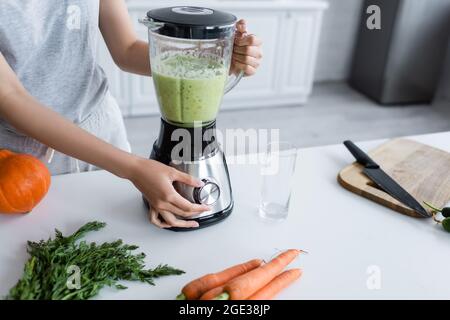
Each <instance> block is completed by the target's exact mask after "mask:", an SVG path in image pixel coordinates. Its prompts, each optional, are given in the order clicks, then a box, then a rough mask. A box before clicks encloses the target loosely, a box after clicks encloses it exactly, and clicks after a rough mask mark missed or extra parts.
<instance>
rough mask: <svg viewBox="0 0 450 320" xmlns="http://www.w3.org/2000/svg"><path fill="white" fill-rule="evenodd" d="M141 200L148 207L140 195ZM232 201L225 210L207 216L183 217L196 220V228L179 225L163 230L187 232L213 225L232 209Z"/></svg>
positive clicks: (225, 216) (226, 215)
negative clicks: (180, 226)
mask: <svg viewBox="0 0 450 320" xmlns="http://www.w3.org/2000/svg"><path fill="white" fill-rule="evenodd" d="M142 200H143V201H144V205H145V207H146V208H147V210H148V209H150V206H149V204H148V201H147V199H145V198H144V197H142ZM233 206H234V203H233V202H231V204H230V205H229V206H228V208H226V209H225V210H222V211H220V212H216V213H214V214H211V215H209V216H205V217H200V218H194V219H185V220H186V221H197V222H198V224H199V226H198V227H197V228H179V227H172V228H166V229H165V230H170V231H175V232H187V231H194V230H198V229H202V228H206V227H209V226H212V225H215V224H217V223H219V222H221V221H223V220H225V219H226V218H227V217H228V216H229V215H230V214H231V212H232V211H233Z"/></svg>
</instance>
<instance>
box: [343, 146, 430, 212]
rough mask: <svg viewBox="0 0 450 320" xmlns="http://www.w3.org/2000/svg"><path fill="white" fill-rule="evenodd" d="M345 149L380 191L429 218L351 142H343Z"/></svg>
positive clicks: (418, 205)
mask: <svg viewBox="0 0 450 320" xmlns="http://www.w3.org/2000/svg"><path fill="white" fill-rule="evenodd" d="M344 145H345V147H346V148H347V149H348V150H349V151H350V153H351V154H352V155H353V156H354V157H355V159H356V161H357V162H358V163H360V164H361V165H363V166H364V169H363V172H364V174H365V175H367V176H368V177H369V179H370V180H372V181H373V182H374V183H375V184H376V185H377V186H378V187H380V189H382V190H383V191H384V192H386V193H388V194H389V195H390V196H391V197H393V198H395V199H396V200H398V201H399V202H401V203H403V204H404V205H405V206H407V207H409V208H411V209H413V210H414V211H415V212H417V213H418V214H420V215H421V216H423V217H427V218H428V217H430V216H431V215H430V214H429V213H428V212H427V211H426V210H425V209H424V208H423V207H422V206H421V205H420V203H419V202H418V201H417V200H416V199H414V197H413V196H412V195H410V194H409V193H408V191H406V190H405V189H403V187H402V186H400V185H399V184H398V183H397V182H396V181H395V180H394V179H393V178H392V177H390V176H389V175H388V174H387V173H386V172H384V171H383V169H381V167H380V166H379V165H378V164H377V163H376V162H375V161H373V160H372V159H371V158H370V157H369V155H368V154H366V153H365V152H364V151H362V150H361V149H359V148H358V147H357V146H356V145H355V144H354V143H353V142H352V141H349V140H347V141H344Z"/></svg>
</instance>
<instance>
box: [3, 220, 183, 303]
mask: <svg viewBox="0 0 450 320" xmlns="http://www.w3.org/2000/svg"><path fill="white" fill-rule="evenodd" d="M105 226H106V224H105V223H103V222H97V221H94V222H89V223H87V224H85V225H84V226H82V227H81V228H80V229H78V231H76V232H75V233H73V234H72V235H70V236H67V237H65V236H63V235H62V233H61V232H60V231H59V230H55V238H54V239H51V238H50V239H48V240H41V241H39V242H32V241H28V246H27V251H28V253H29V255H30V258H29V260H28V261H27V262H26V264H25V268H24V273H23V275H22V278H21V279H20V280H19V281H18V282H17V284H16V285H15V286H14V287H13V288H11V290H10V291H9V294H8V296H7V297H6V299H20V300H71V299H81V300H84V299H88V298H91V297H94V296H95V295H97V294H98V292H99V291H100V290H101V289H102V288H103V287H105V286H109V287H115V288H117V289H127V287H125V286H124V285H122V284H119V283H118V282H119V281H120V280H129V281H140V282H144V283H147V284H150V285H154V282H153V280H154V279H155V278H158V277H162V276H168V275H179V274H182V273H184V272H183V271H182V270H178V269H175V268H173V267H170V266H168V265H159V266H157V267H156V268H154V269H146V267H145V263H144V258H145V254H144V253H138V254H136V253H133V251H135V250H136V249H138V246H135V245H128V244H124V243H123V242H122V240H120V239H119V240H116V241H113V242H105V243H102V244H97V243H94V242H92V243H87V242H86V241H79V240H80V239H81V238H83V237H84V236H85V235H86V234H87V233H88V232H91V231H98V230H100V229H102V228H104V227H105Z"/></svg>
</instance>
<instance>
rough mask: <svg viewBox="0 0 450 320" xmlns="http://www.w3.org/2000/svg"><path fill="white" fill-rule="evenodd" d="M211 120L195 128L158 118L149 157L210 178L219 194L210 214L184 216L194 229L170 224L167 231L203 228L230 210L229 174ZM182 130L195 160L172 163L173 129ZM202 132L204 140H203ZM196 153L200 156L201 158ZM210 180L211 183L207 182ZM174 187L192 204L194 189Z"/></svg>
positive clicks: (144, 199) (214, 125) (146, 203)
mask: <svg viewBox="0 0 450 320" xmlns="http://www.w3.org/2000/svg"><path fill="white" fill-rule="evenodd" d="M215 127H216V123H215V121H213V122H211V123H208V124H206V125H204V126H203V127H195V128H181V127H179V126H177V125H173V124H170V123H168V122H166V121H165V120H164V119H161V127H160V133H159V136H158V139H157V140H156V141H155V143H154V144H153V148H152V151H151V154H150V159H152V160H156V161H159V162H161V163H163V164H166V165H170V166H172V167H174V168H175V169H177V170H180V171H181V172H185V173H187V174H189V175H191V176H194V177H196V178H197V179H199V180H203V181H205V180H206V181H207V182H208V181H213V182H214V183H216V184H217V185H218V186H220V189H219V190H220V191H219V193H218V194H219V195H220V196H219V197H218V199H216V202H214V203H213V204H212V205H211V212H212V213H211V214H209V215H202V216H199V217H196V218H192V219H184V220H186V221H196V222H198V224H199V227H197V228H180V227H172V228H167V230H171V231H194V230H198V229H201V228H206V227H209V226H212V225H214V224H216V223H218V222H220V221H222V220H224V219H226V218H227V217H228V216H229V215H230V214H231V212H232V211H233V206H234V202H233V196H232V190H231V182H230V176H229V173H228V167H227V164H226V159H225V155H224V154H223V152H222V151H221V149H220V147H219V146H218V145H217V142H216V140H215ZM179 129H183V130H187V131H186V133H187V136H188V137H189V136H190V137H191V139H190V141H191V142H192V143H193V144H192V146H191V148H190V151H191V154H190V155H188V156H189V159H199V160H195V161H194V162H193V163H191V161H187V162H184V161H182V162H181V163H179V164H175V163H173V161H172V159H171V155H172V150H173V149H174V148H175V147H176V146H177V145H178V144H179V143H180V142H179V141H178V140H172V136H173V133H174V132H175V131H176V130H179ZM206 133H210V135H208V137H209V138H208V139H205V138H204V137H205V136H206ZM196 135H198V136H199V137H201V138H202V140H201V143H199V144H197V145H196V144H195V143H194V142H195V141H196V140H195V136H196ZM211 145H212V146H213V147H214V148H211V149H210V152H209V153H208V154H207V155H206V156H204V153H205V150H207V149H206V148H208V147H210V146H211ZM199 156H202V157H201V158H200V157H199ZM209 183H211V182H209ZM175 189H176V190H177V191H178V192H179V193H180V194H181V195H182V196H183V197H184V198H186V199H187V200H188V201H190V202H192V203H196V199H195V198H194V197H195V194H194V193H195V191H194V190H193V187H191V186H184V185H180V184H178V185H176V183H175ZM142 199H143V201H144V204H145V206H146V207H147V208H149V203H148V201H147V199H146V198H145V197H144V196H143V197H142ZM197 203H198V202H197Z"/></svg>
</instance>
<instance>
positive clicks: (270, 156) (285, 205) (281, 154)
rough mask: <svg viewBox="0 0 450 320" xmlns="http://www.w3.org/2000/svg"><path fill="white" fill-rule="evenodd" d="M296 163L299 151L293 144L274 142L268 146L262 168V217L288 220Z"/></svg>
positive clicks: (260, 209)
mask: <svg viewBox="0 0 450 320" xmlns="http://www.w3.org/2000/svg"><path fill="white" fill-rule="evenodd" d="M296 161H297V150H296V149H295V147H294V146H293V145H292V144H291V143H289V142H284V141H283V142H273V143H270V144H269V145H268V146H267V151H266V152H265V154H264V155H263V159H262V166H261V178H262V187H261V203H260V206H259V214H260V216H261V217H263V218H267V219H271V220H283V219H286V218H287V216H288V209H289V200H290V197H291V188H292V182H293V181H292V180H293V175H294V171H295V164H296Z"/></svg>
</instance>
